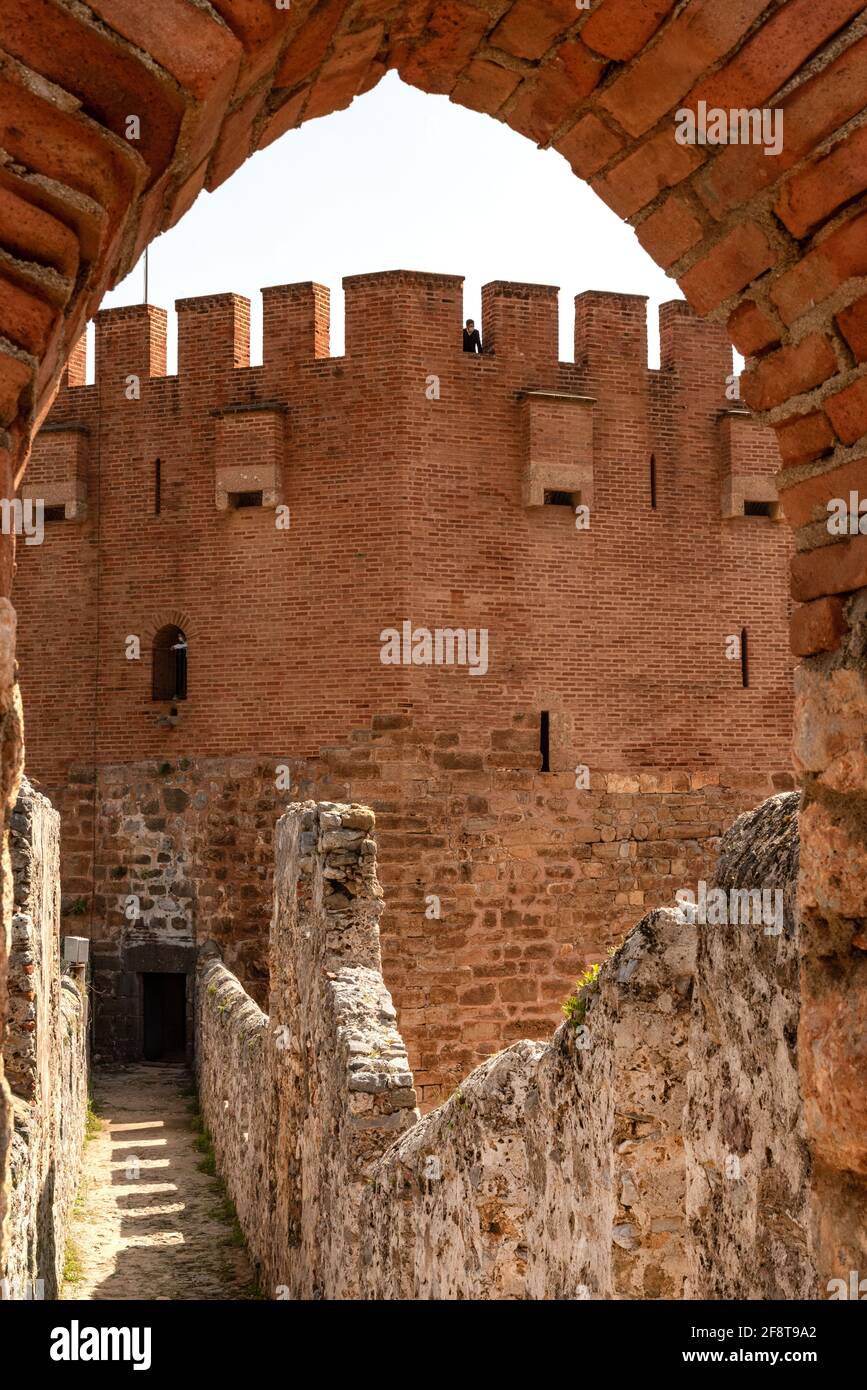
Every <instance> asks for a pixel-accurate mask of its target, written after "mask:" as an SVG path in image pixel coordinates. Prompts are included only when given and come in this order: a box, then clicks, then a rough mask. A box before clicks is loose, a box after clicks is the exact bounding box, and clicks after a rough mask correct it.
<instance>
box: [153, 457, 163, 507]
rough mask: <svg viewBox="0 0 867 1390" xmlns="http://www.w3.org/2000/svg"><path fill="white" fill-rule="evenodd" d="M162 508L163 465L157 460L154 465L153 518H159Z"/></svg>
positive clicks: (160, 460)
mask: <svg viewBox="0 0 867 1390" xmlns="http://www.w3.org/2000/svg"><path fill="white" fill-rule="evenodd" d="M162 508H163V464H162V459H157V461H156V463H155V464H154V516H159V514H160V512H161V511H162Z"/></svg>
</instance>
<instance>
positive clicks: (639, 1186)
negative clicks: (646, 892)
mask: <svg viewBox="0 0 867 1390" xmlns="http://www.w3.org/2000/svg"><path fill="white" fill-rule="evenodd" d="M781 805H782V806H784V807H785V808H786V814H785V815H783V814H782V812H781V810H780V807H781ZM793 814H794V808H793V805H792V801H791V800H789V801H788V802H784V801H783V799H780V798H777V799H772V800H771V801H770V802H768V803H766V805H765V806H764V807H763V808H760V811H759V812H757V813H756V815H755V817H754V818H753V820H754V821H755V823H756V824H755V825H754V827H753V828H754V829H757V831H758V843H759V844H761V845H762V846H763V848H762V850H761V852H759V853H757V855H756V857H755V858H754V859H753V861H752V862H748V861H746V860H744V859H743V855H742V853H741V851H742V845H743V838H742V837H743V825H742V824H739V825H737V826H736V827H735V828H734V829H733V831H732V832H731V833H730V834H729V835H728V836H727V837H726V838H725V839H724V841H723V861H722V869H721V874H722V875H723V876H725V875H728V876H729V877H730V878H732V879H733V880H734V881H739V882H746V883H749V882H750V881H751V878H752V876H754V875H755V874H757V873H761V874H763V875H764V879H763V880H762V881H763V882H764V881H765V879H767V880H769V881H770V882H771V883H774V884H776V883H779V884H780V885H781V886H782V887H783V889H784V891H785V894H786V898H787V903H788V905H789V910H791V901H792V892H793V882H794V879H793V874H794V865H795V859H796V856H795V854H794V852H793V850H792V837H793V831H794V822H793ZM372 829H373V818H372V814H371V813H370V812H369V811H367V810H366V809H365V808H361V807H358V806H351V807H347V806H338V805H335V804H333V803H326V804H320V805H319V806H314V805H312V804H310V803H306V804H304V805H300V806H295V807H291V808H289V810H288V811H287V813H286V815H285V816H284V817H283V818H282V820H281V822H280V826H279V828H278V843H277V856H278V857H277V873H276V883H277V887H276V907H275V915H274V921H273V924H272V932H273V935H272V960H273V967H272V1004H271V1017H270V1019H269V1018H266V1017H265V1016H264V1015H263V1014H262V1013H261V1011H260V1010H258V1008H257V1007H256V1006H255V1005H254V1004H253V1003H252V1001H250V1000H249V999H248V998H247V996H246V995H245V994H244V991H243V990H242V989H241V987H240V985H239V984H238V981H237V980H236V979H235V978H234V977H233V976H232V975H231V974H230V972H228V971H227V970H226V968H225V966H224V965H223V964H222V963H221V962H220V961H219V959H218V958H216V956H215V955H214V953H213V952H212V951H209V952H207V953H206V954H205V955H204V957H203V959H202V962H201V964H200V983H199V990H198V1009H199V1047H198V1066H199V1073H200V1078H199V1079H200V1094H201V1097H202V1109H203V1113H204V1114H205V1117H206V1121H207V1123H208V1125H209V1127H210V1128H211V1130H212V1132H213V1135H214V1141H215V1146H216V1151H217V1155H218V1163H219V1166H220V1170H221V1172H222V1173H223V1175H224V1177H225V1178H226V1181H227V1184H228V1187H229V1191H230V1193H231V1194H232V1196H233V1198H234V1200H235V1202H236V1206H237V1208H238V1212H239V1216H240V1219H241V1224H242V1227H243V1228H244V1231H245V1234H246V1235H247V1238H248V1242H249V1245H250V1248H251V1252H252V1254H253V1256H254V1259H255V1260H256V1262H257V1264H258V1266H259V1268H260V1271H261V1273H262V1276H263V1287H264V1288H265V1290H266V1292H267V1293H268V1294H269V1295H270V1296H272V1297H285V1296H291V1297H297V1296H301V1297H310V1296H316V1297H325V1298H347V1297H349V1298H358V1297H361V1298H388V1299H395V1298H448V1299H454V1298H474V1299H479V1298H482V1299H503V1298H507V1299H508V1298H525V1297H529V1298H534V1299H538V1298H546V1299H550V1298H569V1299H574V1298H579V1299H581V1298H589V1299H594V1298H619V1299H631V1298H643V1299H647V1298H651V1299H652V1298H682V1297H687V1296H690V1292H689V1291H690V1287H691V1285H690V1283H689V1282H688V1281H689V1279H691V1280H692V1287H695V1283H696V1279H697V1275H696V1271H697V1270H700V1271H702V1276H701V1277H702V1278H703V1280H704V1284H703V1285H702V1287H703V1288H706V1289H707V1294H706V1295H702V1296H709V1297H720V1296H724V1295H723V1292H722V1291H723V1289H724V1288H725V1280H726V1278H729V1277H730V1273H729V1270H728V1265H725V1264H724V1268H723V1269H722V1270H721V1271H711V1272H710V1273H708V1272H707V1268H706V1265H707V1261H706V1258H705V1253H706V1250H707V1248H708V1246H707V1242H708V1237H707V1235H706V1233H704V1232H703V1231H702V1229H701V1226H700V1221H699V1220H698V1219H697V1210H696V1201H695V1195H694V1194H695V1192H696V1190H697V1189H698V1183H699V1176H700V1171H701V1170H702V1168H706V1167H707V1166H708V1160H707V1158H706V1153H711V1154H713V1153H716V1151H717V1149H718V1147H719V1142H720V1139H719V1133H718V1120H717V1111H718V1110H720V1109H721V1110H722V1113H723V1125H725V1123H726V1119H725V1116H726V1115H727V1114H729V1112H730V1111H732V1098H731V1096H730V1095H728V1094H727V1090H726V1088H728V1090H729V1091H731V1090H732V1089H733V1086H734V1084H735V1083H733V1082H732V1080H731V1075H732V1070H733V1059H734V1057H735V1055H736V1053H735V1051H732V1050H731V1049H730V1051H731V1056H729V1055H728V1054H726V1056H724V1057H723V1058H722V1062H721V1065H720V1064H718V1063H717V1061H716V1059H715V1055H714V1050H713V1049H711V1048H708V1047H707V1046H705V1045H704V1043H703V1036H702V1020H703V1019H704V1018H705V1016H706V1015H707V1013H708V1011H709V1009H710V1008H711V1007H712V1006H713V1004H714V1002H715V1001H716V1000H718V999H720V998H722V997H724V995H725V994H726V991H730V990H731V984H732V980H733V979H737V978H738V972H739V971H740V970H741V961H740V959H739V957H738V956H737V953H736V951H737V943H738V941H739V938H738V937H737V936H736V937H734V938H732V939H731V940H732V942H733V943H734V946H733V948H732V949H733V951H734V952H735V954H734V955H726V956H725V957H724V958H722V959H720V960H718V958H717V957H715V956H714V955H713V954H709V955H708V954H707V951H706V959H704V961H703V964H702V967H701V968H700V969H699V970H698V971H696V952H697V950H698V949H701V933H700V931H699V930H697V929H696V927H695V926H692V925H689V924H688V923H686V922H684V920H683V918H682V915H681V914H680V913H678V912H675V911H672V910H668V909H663V910H656V911H653V912H651V913H649V914H648V915H647V916H646V917H645V918H643V919H642V921H641V922H640V923H639V924H638V925H637V926H636V927H634V928H633V930H632V931H631V932H630V933H629V934H628V935H627V937H626V939H625V941H624V942H623V944H622V946H621V947H620V948H619V949H618V950H617V951H615V952H614V953H613V954H612V955H611V956H610V957H609V958H608V959H607V960H606V961H605V963H604V964H603V965H602V967H601V969H600V970H599V972H598V974H597V976H596V978H595V979H593V980H591V981H590V982H589V983H588V984H587V985H585V986H584V987H583V989H582V990H581V991H580V992H579V993H578V994H577V996H574V997H573V1000H572V1002H571V1006H570V1015H569V1017H568V1018H567V1021H566V1022H565V1023H562V1024H561V1025H560V1027H559V1028H558V1030H557V1031H556V1033H555V1034H554V1036H553V1038H551V1039H550V1041H548V1042H530V1041H527V1040H522V1041H519V1042H516V1043H514V1044H512V1046H510V1047H509V1048H507V1049H506V1050H505V1051H503V1052H500V1053H498V1054H496V1055H494V1056H492V1057H490V1058H489V1059H488V1060H487V1061H485V1062H484V1063H483V1064H482V1065H481V1066H480V1067H479V1068H477V1069H476V1070H475V1071H474V1072H472V1074H471V1075H470V1076H468V1077H467V1078H466V1079H465V1080H464V1081H463V1082H461V1084H460V1085H459V1087H458V1088H457V1089H456V1090H455V1092H454V1093H453V1094H452V1095H451V1096H450V1097H449V1099H448V1100H447V1101H446V1102H445V1103H444V1104H443V1105H441V1106H440V1107H439V1108H438V1109H436V1110H434V1111H433V1112H431V1113H430V1114H428V1115H426V1116H425V1117H424V1118H423V1119H420V1120H419V1119H417V1112H416V1111H415V1109H414V1102H415V1092H414V1089H413V1081H412V1076H411V1075H409V1074H408V1071H407V1062H406V1055H405V1052H404V1050H403V1045H402V1042H401V1039H400V1036H399V1034H397V1032H396V1030H395V1028H394V1011H393V1010H392V1008H391V1005H390V1000H389V998H388V995H387V992H386V991H385V988H384V985H383V981H382V978H381V975H380V974H379V966H378V944H377V934H376V926H377V923H378V920H379V916H380V913H381V910H382V899H381V892H380V889H379V886H378V883H377V879H376V866H375V860H374V858H373V840H372V838H371V833H370V832H371V831H372ZM738 874H739V875H740V878H738ZM752 930H753V931H755V928H753V929H752ZM781 939H782V938H781ZM741 944H742V945H743V944H744V943H741ZM761 944H762V943H759V949H760V950H761ZM754 947H755V943H754V942H753V941H750V942H747V943H746V949H747V951H748V953H749V952H751V951H753V949H754ZM785 949H786V951H787V952H788V953H789V955H790V954H791V950H792V947H791V944H789V945H788V946H787V947H786V948H785ZM760 964H761V963H760V962H759V963H757V964H756V965H754V966H753V967H752V973H751V974H750V975H749V976H748V979H749V990H750V991H751V992H752V994H753V995H754V996H755V997H757V998H758V997H760V986H759V981H758V974H759V966H760ZM791 986H792V977H791V969H789V973H788V975H787V974H786V973H785V972H784V973H783V974H780V973H779V967H778V964H777V965H774V964H773V963H771V968H770V969H769V970H768V971H767V972H766V975H765V979H764V1000H765V1005H766V1007H765V1011H764V1013H763V1014H762V1017H761V1031H759V1032H756V1033H755V1034H754V1035H753V1036H752V1037H751V1046H750V1048H743V1047H742V1048H741V1053H740V1054H739V1056H738V1062H739V1072H738V1078H739V1080H738V1083H737V1084H738V1094H737V1101H736V1104H737V1105H739V1106H740V1113H741V1122H742V1125H743V1126H746V1127H747V1128H750V1129H751V1131H752V1132H754V1133H755V1134H756V1136H759V1135H760V1134H761V1135H762V1142H764V1134H763V1131H762V1123H763V1121H762V1115H761V1107H762V1106H766V1105H767V1088H768V1085H774V1084H776V1082H777V1081H778V1080H780V1079H782V1080H784V1081H786V1082H787V1084H788V1090H787V1091H786V1093H785V1094H782V1095H781V1096H780V1097H779V1100H778V1102H777V1109H776V1111H775V1115H776V1114H777V1112H779V1114H778V1118H779V1119H781V1120H782V1119H784V1118H785V1119H786V1120H787V1121H788V1123H787V1124H786V1125H783V1124H781V1125H780V1127H779V1130H778V1132H777V1133H775V1134H774V1135H773V1136H772V1137H771V1138H770V1140H769V1142H771V1143H772V1145H773V1149H772V1160H773V1162H772V1163H771V1162H770V1161H768V1163H767V1164H766V1166H767V1167H768V1169H769V1172H768V1173H767V1174H766V1176H765V1177H764V1178H763V1179H762V1180H761V1181H760V1182H759V1183H758V1184H757V1185H756V1184H755V1183H752V1184H750V1182H749V1181H748V1182H747V1183H746V1184H745V1185H744V1190H748V1191H749V1192H750V1194H751V1195H750V1200H749V1201H743V1200H737V1199H735V1200H733V1201H732V1202H731V1203H730V1204H729V1205H727V1206H726V1207H725V1209H724V1211H723V1212H722V1213H721V1214H720V1215H719V1216H718V1217H717V1225H718V1228H719V1232H720V1243H721V1248H722V1249H724V1251H726V1252H727V1251H728V1250H731V1251H733V1252H735V1251H738V1250H740V1251H742V1252H746V1254H747V1255H749V1256H750V1258H748V1259H745V1260H744V1262H743V1263H744V1268H743V1272H742V1274H741V1284H740V1289H739V1293H738V1296H740V1297H747V1298H749V1297H762V1296H765V1294H766V1292H767V1291H768V1289H769V1288H774V1287H776V1288H778V1289H780V1290H784V1289H785V1290H787V1291H788V1296H794V1295H795V1293H796V1291H801V1292H803V1291H804V1290H806V1289H807V1288H809V1287H810V1265H809V1252H808V1251H807V1250H806V1249H805V1242H804V1232H803V1229H801V1228H800V1227H799V1226H798V1216H799V1213H800V1212H802V1210H803V1204H804V1202H805V1200H806V1196H807V1193H806V1170H805V1169H804V1166H803V1140H802V1133H801V1131H800V1129H799V1125H800V1119H799V1114H800V1112H799V1105H798V1100H797V1094H796V1089H795V1092H793V1091H792V1086H791V1058H790V1056H788V1054H786V1048H787V1046H789V1045H790V1039H791V1027H792V1010H793V1007H794V1008H795V1009H796V1001H795V1002H793V996H792V992H791ZM743 988H745V989H746V988H747V987H746V986H744V987H743ZM740 1041H741V1042H742V1039H741V1040H740ZM774 1068H775V1069H774ZM787 1068H788V1071H787V1070H786V1069H787ZM696 1072H698V1073H699V1076H698V1077H697V1076H696ZM766 1078H767V1079H766ZM705 1081H706V1082H707V1084H706V1085H705V1086H704V1090H702V1089H701V1087H702V1085H703V1083H704V1082H705ZM688 1095H689V1100H690V1104H689V1106H687V1097H688ZM696 1096H702V1097H705V1098H706V1101H707V1103H706V1104H705V1105H704V1106H703V1105H701V1104H698V1103H697V1101H696ZM392 1139H393V1140H394V1142H393V1143H392V1142H391V1140H392ZM685 1139H686V1140H687V1141H688V1145H689V1150H688V1154H687V1153H686V1152H685V1148H684V1141H685ZM763 1163H764V1160H763ZM774 1165H779V1166H780V1167H781V1168H782V1171H783V1173H784V1174H785V1176H786V1178H787V1179H788V1180H789V1182H790V1184H791V1187H792V1192H791V1193H790V1194H789V1200H788V1201H784V1200H783V1197H784V1195H785V1194H781V1191H780V1186H779V1184H778V1186H777V1187H776V1188H775V1187H774V1184H773V1181H772V1174H773V1171H774ZM688 1189H689V1195H688ZM784 1208H785V1211H784ZM688 1215H689V1217H690V1220H689V1221H688V1220H687V1216H688ZM785 1217H788V1218H790V1220H789V1222H788V1224H787V1221H786V1219H784V1218H785ZM769 1237H770V1239H768V1238H769ZM733 1257H734V1256H732V1257H731V1258H733ZM729 1258H730V1257H729V1256H728V1254H726V1255H725V1256H724V1261H726V1260H728V1259H729ZM714 1280H716V1284H714ZM783 1296H786V1295H783Z"/></svg>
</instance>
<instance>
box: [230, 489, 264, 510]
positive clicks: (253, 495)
mask: <svg viewBox="0 0 867 1390" xmlns="http://www.w3.org/2000/svg"><path fill="white" fill-rule="evenodd" d="M261 505H262V494H261V492H230V493H229V506H230V507H232V508H234V509H236V510H237V509H239V508H241V507H261Z"/></svg>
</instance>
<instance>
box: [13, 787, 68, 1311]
mask: <svg viewBox="0 0 867 1390" xmlns="http://www.w3.org/2000/svg"><path fill="white" fill-rule="evenodd" d="M59 839H60V817H59V815H58V814H57V812H56V811H55V810H54V809H53V807H52V806H51V804H50V802H49V801H47V800H46V798H45V797H44V796H40V794H39V793H38V792H35V791H34V790H33V788H32V787H31V786H30V785H29V783H28V782H26V781H25V782H24V783H23V784H22V788H21V792H20V794H19V798H18V801H17V803H16V806H15V810H14V812H13V815H12V821H11V829H10V848H11V856H12V871H13V880H14V890H15V901H14V914H13V917H12V942H11V951H10V956H9V981H8V991H9V1020H8V1024H7V1027H6V1032H5V1036H4V1039H3V1060H4V1066H5V1070H6V1075H7V1078H8V1080H9V1085H10V1088H11V1090H12V1110H13V1117H14V1132H13V1135H12V1144H11V1150H10V1193H9V1213H8V1226H7V1240H8V1247H7V1259H6V1263H5V1267H4V1269H3V1271H2V1278H3V1280H4V1281H5V1282H4V1283H3V1284H2V1287H0V1296H2V1297H3V1298H11V1299H21V1298H26V1297H32V1296H34V1295H35V1294H36V1293H38V1295H39V1296H44V1297H46V1298H56V1297H57V1294H58V1290H59V1287H60V1282H61V1278H62V1270H63V1259H64V1250H65V1244H66V1231H67V1225H68V1221H69V1216H70V1212H71V1208H72V1204H73V1202H74V1200H75V1194H76V1191H77V1188H78V1182H79V1176H80V1172H81V1154H82V1146H83V1143H84V1132H85V1124H86V1115H87V1004H86V999H85V997H84V995H83V993H82V991H81V989H80V988H79V986H78V984H77V983H76V982H75V981H74V980H73V979H72V978H71V977H69V976H66V975H64V976H61V973H60V943H59V926H60V912H59V909H60V875H59V859H60V843H59Z"/></svg>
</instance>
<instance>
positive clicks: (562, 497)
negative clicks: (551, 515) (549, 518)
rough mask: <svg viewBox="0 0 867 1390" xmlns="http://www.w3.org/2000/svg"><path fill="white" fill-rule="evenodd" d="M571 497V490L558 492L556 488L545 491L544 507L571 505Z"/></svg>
mask: <svg viewBox="0 0 867 1390" xmlns="http://www.w3.org/2000/svg"><path fill="white" fill-rule="evenodd" d="M572 505H573V498H572V493H571V492H558V491H557V490H556V489H552V490H550V491H546V492H545V506H546V507H571V506H572Z"/></svg>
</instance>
